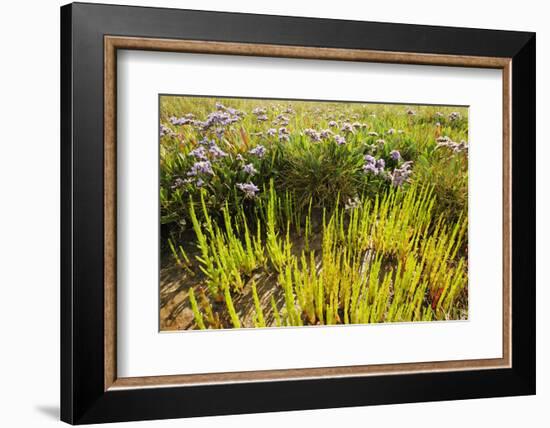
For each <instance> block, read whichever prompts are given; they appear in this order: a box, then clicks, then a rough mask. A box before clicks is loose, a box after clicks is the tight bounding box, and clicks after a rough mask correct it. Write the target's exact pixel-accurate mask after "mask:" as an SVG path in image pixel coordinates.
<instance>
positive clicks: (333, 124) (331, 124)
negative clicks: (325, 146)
mask: <svg viewBox="0 0 550 428" xmlns="http://www.w3.org/2000/svg"><path fill="white" fill-rule="evenodd" d="M328 126H330V127H331V128H335V127H336V126H338V124H337V123H336V121H335V120H331V121H330V122H329V123H328Z"/></svg>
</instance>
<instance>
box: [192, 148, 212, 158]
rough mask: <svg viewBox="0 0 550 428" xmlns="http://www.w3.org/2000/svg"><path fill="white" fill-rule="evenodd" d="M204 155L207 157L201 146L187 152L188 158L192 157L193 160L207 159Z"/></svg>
mask: <svg viewBox="0 0 550 428" xmlns="http://www.w3.org/2000/svg"><path fill="white" fill-rule="evenodd" d="M206 155H207V153H206V149H205V148H204V147H203V146H199V147H197V148H196V149H193V150H191V151H190V152H189V156H193V157H194V158H197V159H199V160H206V159H208V157H207V156H206Z"/></svg>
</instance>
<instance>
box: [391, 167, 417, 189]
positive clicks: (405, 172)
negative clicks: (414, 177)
mask: <svg viewBox="0 0 550 428" xmlns="http://www.w3.org/2000/svg"><path fill="white" fill-rule="evenodd" d="M411 167H412V161H407V162H403V163H402V164H401V166H400V167H399V168H395V169H394V170H393V172H392V173H391V174H390V178H391V183H392V184H393V185H394V186H396V187H399V186H402V185H403V184H404V183H406V182H408V181H409V177H410V176H411V174H412V169H411Z"/></svg>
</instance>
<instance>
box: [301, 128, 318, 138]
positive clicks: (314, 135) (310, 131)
mask: <svg viewBox="0 0 550 428" xmlns="http://www.w3.org/2000/svg"><path fill="white" fill-rule="evenodd" d="M304 134H305V135H307V136H308V137H309V138H311V139H312V140H313V141H321V135H320V134H319V133H318V132H317V131H316V130H315V129H311V128H307V129H304Z"/></svg>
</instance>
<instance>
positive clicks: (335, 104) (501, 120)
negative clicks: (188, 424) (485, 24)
mask: <svg viewBox="0 0 550 428" xmlns="http://www.w3.org/2000/svg"><path fill="white" fill-rule="evenodd" d="M61 105H62V111H61V129H62V139H61V156H62V159H61V167H62V170H61V192H62V193H61V194H62V206H61V213H62V219H61V222H62V228H61V229H62V234H61V244H62V245H61V247H62V257H61V263H62V265H61V273H62V275H61V276H62V281H61V339H62V340H61V390H62V391H61V418H62V420H64V421H66V422H69V423H71V424H85V423H98V422H116V421H130V420H144V419H162V418H178V417H189V416H201V415H222V414H231V413H234V414H235V413H248V412H269V411H280V410H297V409H314V408H327V407H343V406H363V405H373V404H389V403H405V402H417V401H435V400H452V399H465V398H478V397H479V398H480V397H496V396H510V395H527V394H534V393H535V257H534V256H535V162H534V160H535V35H534V34H533V33H526V32H510V31H495V30H481V29H466V28H446V27H431V26H430V27H428V26H417V25H408V24H391V23H372V22H356V21H339V20H327V19H313V18H298V17H282V16H266V15H247V14H233V13H219V12H205V11H191V10H176V9H157V8H140V7H128V6H112V5H111V6H108V5H92V4H79V3H76V4H70V5H67V6H63V7H62V8H61Z"/></svg>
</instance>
